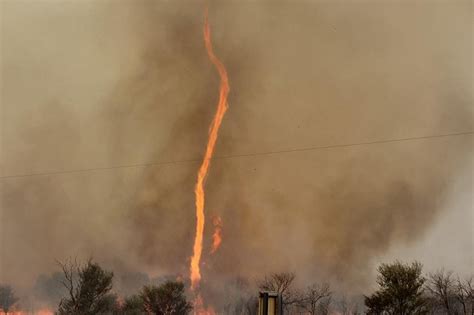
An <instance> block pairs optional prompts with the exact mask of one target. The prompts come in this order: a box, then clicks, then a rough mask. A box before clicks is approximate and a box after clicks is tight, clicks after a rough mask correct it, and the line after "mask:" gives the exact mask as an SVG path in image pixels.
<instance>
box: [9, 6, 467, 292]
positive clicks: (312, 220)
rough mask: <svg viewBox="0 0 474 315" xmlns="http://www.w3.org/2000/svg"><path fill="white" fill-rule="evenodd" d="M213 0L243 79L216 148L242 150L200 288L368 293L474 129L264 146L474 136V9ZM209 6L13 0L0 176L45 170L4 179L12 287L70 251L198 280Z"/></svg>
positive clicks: (213, 89)
mask: <svg viewBox="0 0 474 315" xmlns="http://www.w3.org/2000/svg"><path fill="white" fill-rule="evenodd" d="M208 5H209V19H210V24H211V32H212V33H211V34H212V35H211V36H212V41H213V44H214V49H215V52H216V54H217V55H218V56H219V57H220V58H221V60H222V62H223V63H224V64H225V65H226V67H227V70H228V74H229V80H230V88H231V92H230V95H229V100H228V101H229V110H228V112H227V114H226V116H225V118H224V121H223V125H222V128H221V131H220V137H219V139H218V143H217V148H216V153H215V155H216V156H217V157H226V156H232V155H239V156H240V155H243V156H240V157H234V158H222V159H219V158H218V159H216V160H215V161H213V162H212V164H211V169H210V173H209V176H208V178H207V184H206V192H207V203H206V213H207V217H208V221H207V222H208V224H207V225H206V230H205V244H204V246H205V248H204V256H203V266H202V268H203V277H204V280H203V283H204V284H203V285H206V283H210V282H212V281H213V280H216V281H217V280H219V279H221V278H225V277H233V276H243V277H249V278H255V277H258V276H259V275H262V274H264V273H265V272H269V271H280V270H294V271H296V272H297V273H298V274H299V275H301V276H302V277H301V278H303V279H326V280H329V281H334V282H337V283H340V284H341V285H342V286H344V287H347V288H352V289H354V290H359V289H360V288H364V287H365V286H366V285H367V281H368V280H367V279H369V278H370V274H371V272H372V269H371V268H372V264H373V262H374V259H376V258H377V257H380V256H381V255H383V254H384V253H386V252H387V251H389V250H390V248H392V247H393V246H405V245H409V244H412V243H414V242H416V241H417V240H418V239H419V238H420V237H422V236H424V235H426V233H428V231H429V230H430V227H431V226H432V225H433V224H435V223H436V222H437V220H439V218H440V217H441V216H442V214H443V213H445V212H449V211H450V205H449V203H448V202H446V200H448V197H449V196H448V195H449V193H448V192H450V191H451V190H450V187H451V186H452V185H454V184H455V183H456V182H457V181H458V179H459V178H460V177H463V176H466V174H471V172H472V163H471V162H470V158H472V135H464V136H455V137H443V138H430V139H418V140H411V141H400V142H390V143H380V144H372V145H358V146H352V147H335V148H328V149H318V150H310V151H294V152H285V153H277V154H265V155H255V154H256V153H264V152H274V151H292V150H294V149H299V148H307V147H323V146H333V145H339V144H350V143H365V142H372V141H379V140H386V139H400V138H411V137H423V136H430V135H439V134H447V133H458V132H466V131H472V129H473V124H472V122H473V121H472V101H473V98H472V4H471V2H470V1H451V2H449V3H448V2H446V1H411V2H408V1H405V2H395V1H378V2H375V1H335V2H326V1H221V2H217V1H215V2H213V1H211V2H210V3H209V4H208ZM205 6H206V4H205V3H204V2H201V1H151V0H150V1H128V0H123V1H91V0H89V1H82V2H72V1H39V2H32V1H3V2H2V36H1V37H2V47H1V52H2V64H1V65H2V71H1V72H2V104H1V105H2V116H1V119H2V120H1V123H2V129H1V130H2V155H1V156H2V160H1V167H2V175H3V176H10V175H23V174H36V173H42V174H43V173H45V174H43V175H35V176H25V177H11V178H5V179H2V180H1V206H2V208H1V215H2V217H1V226H0V227H1V234H0V235H1V247H0V251H1V254H0V255H1V260H0V261H1V268H0V271H1V272H0V281H2V282H9V283H12V284H14V285H16V286H20V287H28V286H30V285H32V284H33V283H34V281H35V279H36V277H37V276H38V275H39V274H40V273H45V272H51V271H53V270H55V268H56V266H55V259H65V258H67V257H94V258H95V259H97V260H98V261H100V262H101V263H103V264H105V265H106V266H108V267H109V268H111V269H114V270H122V271H124V272H127V271H130V272H147V273H149V274H151V275H152V276H159V275H165V274H179V275H182V276H184V277H186V276H187V274H188V264H189V257H190V255H191V250H192V243H193V236H194V232H195V231H194V223H195V216H194V195H193V187H194V182H195V173H196V171H197V169H198V166H199V161H198V160H199V158H200V157H201V156H202V154H203V152H204V148H205V144H206V140H207V131H208V126H209V123H210V122H211V120H212V115H213V113H214V110H215V106H216V102H217V99H218V83H219V81H218V80H219V77H218V75H217V73H216V71H215V69H214V68H213V67H212V64H211V63H210V62H209V60H208V59H207V55H206V51H205V48H204V44H203V39H202V27H203V16H204V8H205ZM189 160H191V161H189ZM173 161H174V162H173ZM157 162H173V163H170V164H159V165H153V163H157ZM121 166H127V167H121ZM71 170H87V171H79V172H69V171H71ZM50 173H51V174H50ZM453 198H456V196H454V197H453ZM463 207H465V209H466V212H465V213H466V216H468V215H469V213H471V212H472V204H465V205H463ZM216 215H219V216H221V217H222V221H223V243H222V246H221V248H220V250H219V251H218V252H217V253H215V254H214V255H210V253H209V249H210V242H211V234H212V226H211V224H210V222H211V220H210V218H211V217H212V216H216ZM465 237H470V236H469V233H468V232H466V235H465ZM471 248H472V247H471ZM437 250H443V249H437ZM462 255H468V256H469V255H471V257H472V252H471V253H462ZM460 268H464V266H460Z"/></svg>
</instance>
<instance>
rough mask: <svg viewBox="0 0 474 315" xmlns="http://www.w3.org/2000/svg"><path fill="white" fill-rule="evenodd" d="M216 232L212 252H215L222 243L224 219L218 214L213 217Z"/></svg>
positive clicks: (213, 236)
mask: <svg viewBox="0 0 474 315" xmlns="http://www.w3.org/2000/svg"><path fill="white" fill-rule="evenodd" d="M212 224H213V225H214V234H212V247H211V254H214V253H215V252H216V251H217V250H218V249H219V246H220V245H221V243H222V219H221V218H220V217H219V216H217V217H214V218H213V219H212Z"/></svg>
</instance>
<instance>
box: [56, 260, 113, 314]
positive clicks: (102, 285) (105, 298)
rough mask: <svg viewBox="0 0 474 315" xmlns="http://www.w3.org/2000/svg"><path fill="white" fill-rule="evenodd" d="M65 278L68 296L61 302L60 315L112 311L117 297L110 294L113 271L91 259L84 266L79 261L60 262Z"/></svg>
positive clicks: (64, 282) (63, 282)
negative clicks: (106, 269)
mask: <svg viewBox="0 0 474 315" xmlns="http://www.w3.org/2000/svg"><path fill="white" fill-rule="evenodd" d="M59 265H60V266H61V268H62V271H63V274H64V279H63V280H61V283H62V284H63V286H64V287H65V288H66V290H67V292H68V296H67V297H64V298H62V299H61V302H60V303H59V309H58V314H59V315H66V314H67V315H93V314H103V313H107V312H111V311H113V310H111V308H115V304H116V303H115V301H116V299H115V297H114V296H112V295H110V294H109V292H110V290H111V289H112V278H113V273H112V272H108V271H105V270H103V269H102V268H101V267H100V266H99V265H98V264H97V263H94V262H93V261H92V260H89V261H88V262H87V264H85V265H84V266H79V265H78V264H77V262H69V263H59Z"/></svg>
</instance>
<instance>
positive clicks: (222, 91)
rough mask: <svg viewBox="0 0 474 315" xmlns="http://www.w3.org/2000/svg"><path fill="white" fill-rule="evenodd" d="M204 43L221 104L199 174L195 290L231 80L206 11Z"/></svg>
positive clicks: (193, 273)
mask: <svg viewBox="0 0 474 315" xmlns="http://www.w3.org/2000/svg"><path fill="white" fill-rule="evenodd" d="M204 43H205V45H206V50H207V55H208V56H209V60H210V61H211V62H212V63H213V64H214V66H215V67H216V69H217V71H218V72H219V76H220V87H219V102H218V103H217V110H216V113H215V115H214V118H213V120H212V122H211V125H210V127H209V138H208V140H207V146H206V152H205V154H204V158H203V160H202V163H201V166H200V168H199V171H198V173H197V180H196V186H195V188H194V194H195V196H196V236H195V238H194V247H193V256H192V257H191V266H190V269H191V275H190V278H191V288H192V289H195V288H196V287H197V286H198V285H199V282H200V280H201V270H200V262H201V255H202V240H203V233H204V224H205V221H206V216H205V213H204V204H205V191H204V184H205V181H206V176H207V173H208V171H209V166H210V164H211V159H212V155H213V153H214V147H215V145H216V141H217V137H218V133H219V128H220V126H221V124H222V119H223V118H224V115H225V112H226V111H227V95H228V94H229V79H228V77H227V71H226V69H225V66H224V64H223V63H222V62H221V61H220V60H219V58H217V56H216V55H215V54H214V51H213V49H212V43H211V30H210V27H209V21H208V13H207V10H206V13H205V18H204Z"/></svg>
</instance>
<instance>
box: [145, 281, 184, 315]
mask: <svg viewBox="0 0 474 315" xmlns="http://www.w3.org/2000/svg"><path fill="white" fill-rule="evenodd" d="M140 297H141V299H142V300H143V307H144V309H145V311H146V312H147V313H148V314H154V315H184V314H188V313H189V312H190V311H191V310H192V305H191V303H189V302H188V301H187V300H186V297H185V295H184V284H183V283H182V282H177V281H166V282H165V283H163V284H162V285H160V286H158V287H157V286H153V285H152V286H144V287H143V289H142V292H141V293H140Z"/></svg>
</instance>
